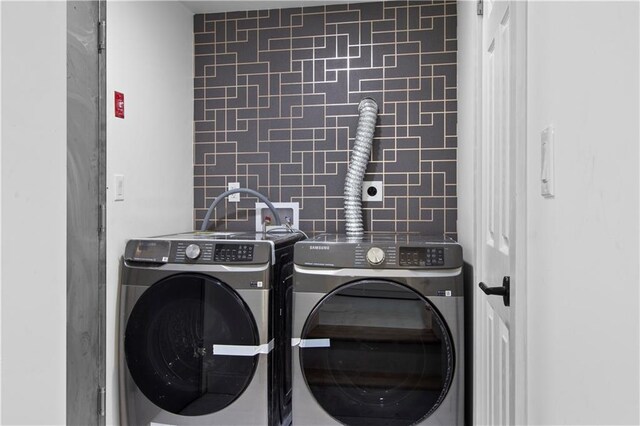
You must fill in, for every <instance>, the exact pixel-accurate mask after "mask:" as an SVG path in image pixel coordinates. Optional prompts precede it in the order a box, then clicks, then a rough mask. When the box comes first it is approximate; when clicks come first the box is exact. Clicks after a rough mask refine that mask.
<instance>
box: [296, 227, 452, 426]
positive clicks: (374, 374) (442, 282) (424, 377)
mask: <svg viewBox="0 0 640 426" xmlns="http://www.w3.org/2000/svg"><path fill="white" fill-rule="evenodd" d="M294 263H295V266H294V268H295V272H294V292H293V300H294V303H293V306H294V307H293V315H294V323H293V336H294V338H293V339H292V346H293V422H294V424H298V425H331V424H346V425H412V424H420V425H449V426H450V425H462V424H464V347H463V344H464V339H463V327H464V316H463V315H464V313H463V297H464V295H463V282H462V249H461V247H460V245H458V244H457V243H455V242H454V241H453V240H450V239H447V238H442V237H429V236H421V235H415V234H365V235H364V237H362V238H349V237H346V236H344V235H330V234H325V235H320V236H318V237H316V238H314V239H311V240H306V241H302V242H299V243H297V244H296V247H295V261H294Z"/></svg>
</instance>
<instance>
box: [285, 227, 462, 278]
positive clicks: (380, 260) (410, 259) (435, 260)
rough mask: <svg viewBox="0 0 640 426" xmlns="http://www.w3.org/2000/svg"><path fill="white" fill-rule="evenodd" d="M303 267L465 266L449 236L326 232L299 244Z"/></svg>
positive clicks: (296, 255)
mask: <svg viewBox="0 0 640 426" xmlns="http://www.w3.org/2000/svg"><path fill="white" fill-rule="evenodd" d="M294 258H295V263H296V264H297V265H301V266H315V267H332V268H374V269H451V268H459V267H461V266H462V247H460V245H459V244H457V243H456V242H455V241H453V240H450V239H447V238H446V237H441V238H437V237H429V236H422V235H416V234H365V235H364V236H362V237H357V238H355V237H347V236H343V235H335V234H323V235H319V236H317V237H316V238H314V239H311V240H306V241H300V242H298V243H296V250H295V253H294Z"/></svg>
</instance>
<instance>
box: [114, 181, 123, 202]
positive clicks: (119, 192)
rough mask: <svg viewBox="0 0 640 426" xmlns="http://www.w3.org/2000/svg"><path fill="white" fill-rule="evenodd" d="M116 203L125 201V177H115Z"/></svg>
mask: <svg viewBox="0 0 640 426" xmlns="http://www.w3.org/2000/svg"><path fill="white" fill-rule="evenodd" d="M113 177H114V180H115V183H114V187H115V195H114V197H113V199H114V200H115V201H124V175H114V176H113Z"/></svg>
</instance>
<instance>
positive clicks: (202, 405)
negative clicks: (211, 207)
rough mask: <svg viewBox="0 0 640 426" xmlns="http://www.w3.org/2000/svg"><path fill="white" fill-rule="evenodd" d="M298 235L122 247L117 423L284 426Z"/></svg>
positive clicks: (203, 235)
mask: <svg viewBox="0 0 640 426" xmlns="http://www.w3.org/2000/svg"><path fill="white" fill-rule="evenodd" d="M301 238H302V237H301V234H296V233H286V234H255V233H251V234H248V233H210V232H195V233H184V234H176V235H166V236H161V237H154V238H142V239H133V240H130V241H128V243H127V245H126V250H125V254H124V257H123V261H122V262H123V263H122V274H121V288H120V307H121V309H120V348H119V349H120V356H119V367H120V369H119V370H120V404H121V422H122V424H124V425H127V424H129V425H149V424H167V425H193V424H243V425H254V424H255V425H258V424H259V425H279V424H288V423H290V420H291V415H290V410H291V402H290V398H291V394H290V387H291V384H290V382H289V383H286V382H284V378H286V377H287V374H286V372H284V371H283V369H284V368H285V366H286V365H287V360H286V359H285V356H286V353H285V348H287V349H290V347H289V342H290V336H291V334H290V327H289V329H288V330H289V335H288V336H285V334H284V333H285V331H286V327H285V326H286V323H285V317H286V315H287V312H286V306H285V305H284V303H285V299H286V298H287V292H289V293H290V292H291V287H292V275H293V263H292V262H293V244H294V243H295V242H296V241H298V240H300V239H301ZM289 299H290V294H289ZM288 377H290V374H289V376H288Z"/></svg>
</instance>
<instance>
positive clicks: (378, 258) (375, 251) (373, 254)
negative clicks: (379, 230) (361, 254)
mask: <svg viewBox="0 0 640 426" xmlns="http://www.w3.org/2000/svg"><path fill="white" fill-rule="evenodd" d="M383 261H384V251H382V249H380V248H378V247H371V248H370V249H369V251H368V252H367V262H369V263H370V264H371V265H379V264H381V263H382V262H383Z"/></svg>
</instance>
